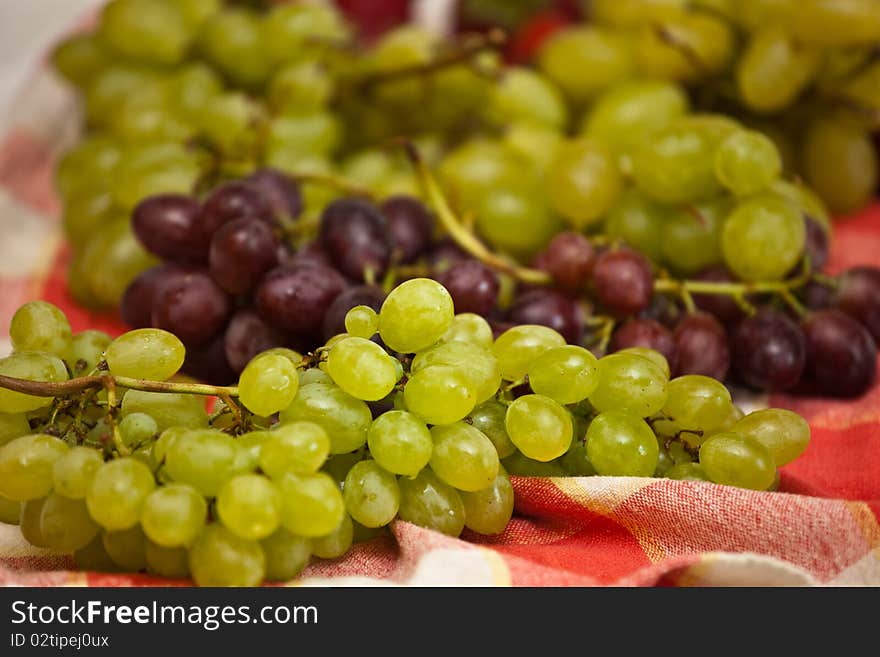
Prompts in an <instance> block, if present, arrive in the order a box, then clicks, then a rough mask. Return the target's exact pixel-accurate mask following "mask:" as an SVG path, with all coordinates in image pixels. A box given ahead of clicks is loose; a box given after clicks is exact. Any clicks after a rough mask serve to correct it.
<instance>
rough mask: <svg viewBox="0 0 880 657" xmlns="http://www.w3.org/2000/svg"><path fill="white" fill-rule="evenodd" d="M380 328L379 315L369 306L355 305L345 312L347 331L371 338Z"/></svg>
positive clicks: (355, 335)
mask: <svg viewBox="0 0 880 657" xmlns="http://www.w3.org/2000/svg"><path fill="white" fill-rule="evenodd" d="M378 329H379V315H377V314H376V311H375V310H373V309H372V308H370V307H369V306H355V307H354V308H352V309H351V310H349V311H348V312H347V313H346V314H345V332H346V333H348V334H349V335H352V336H354V337H356V338H366V339H369V338H371V337H373V336H374V335H375V334H376V331H377V330H378Z"/></svg>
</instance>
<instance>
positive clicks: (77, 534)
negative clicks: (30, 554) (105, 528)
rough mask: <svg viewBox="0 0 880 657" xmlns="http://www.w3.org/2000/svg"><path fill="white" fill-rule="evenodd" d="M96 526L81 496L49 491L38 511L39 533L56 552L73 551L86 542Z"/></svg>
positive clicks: (87, 542) (94, 531)
mask: <svg viewBox="0 0 880 657" xmlns="http://www.w3.org/2000/svg"><path fill="white" fill-rule="evenodd" d="M99 531H100V527H98V524H97V523H96V522H95V521H94V520H92V517H91V516H90V515H89V510H88V509H87V508H86V504H85V502H84V501H82V500H72V499H70V498H67V497H63V496H61V495H58V494H57V493H52V494H51V495H49V497H47V498H46V501H45V502H44V504H43V509H42V511H41V512H40V534H42V536H43V540H45V542H46V544H47V545H48V546H49V547H51V548H52V549H54V550H57V551H58V552H64V553H67V552H73V551H74V550H79V549H80V548H84V547H85V546H86V545H88V544H89V543H90V542H91V541H92V539H93V538H95V536H97V535H98V532H99Z"/></svg>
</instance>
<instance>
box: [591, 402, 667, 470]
mask: <svg viewBox="0 0 880 657" xmlns="http://www.w3.org/2000/svg"><path fill="white" fill-rule="evenodd" d="M659 453H660V448H659V447H658V445H657V438H656V437H655V436H654V432H653V431H651V427H649V426H648V423H647V422H645V421H644V420H643V419H641V418H640V417H637V416H635V415H631V414H629V413H626V412H620V411H605V412H603V413H600V414H599V415H597V416H596V417H595V418H594V419H593V421H592V422H590V426H589V428H588V429H587V456H588V457H589V459H590V463H592V465H593V467H594V468H596V472H598V473H599V474H600V475H610V476H619V477H650V476H651V475H653V474H654V471H655V470H656V469H657V461H658V459H659Z"/></svg>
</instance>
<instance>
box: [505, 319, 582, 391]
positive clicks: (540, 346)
mask: <svg viewBox="0 0 880 657" xmlns="http://www.w3.org/2000/svg"><path fill="white" fill-rule="evenodd" d="M564 345H565V338H563V337H562V336H561V335H559V333H557V332H556V331H554V330H553V329H551V328H548V327H546V326H538V325H537V324H523V325H521V326H514V327H513V328H510V329H507V330H506V331H505V332H504V333H502V334H501V335H499V336H498V338H497V339H496V340H495V344H494V345H493V347H492V351H493V352H494V354H495V357H496V358H497V359H498V364H499V365H500V366H501V376H502V377H503V378H505V379H506V380H508V381H518V380H520V379H522V378H523V377H524V376H525V375H526V374H528V371H529V367H530V366H531V364H532V362H533V361H534V360H535V359H536V358H537V357H538V356H540V355H541V354H542V353H544V352H545V351H548V350H549V349H552V348H553V347H562V346H564Z"/></svg>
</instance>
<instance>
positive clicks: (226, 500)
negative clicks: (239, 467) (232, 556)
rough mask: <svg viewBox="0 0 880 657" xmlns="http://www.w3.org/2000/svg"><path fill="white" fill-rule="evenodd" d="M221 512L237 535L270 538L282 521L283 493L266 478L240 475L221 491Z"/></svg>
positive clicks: (227, 526) (251, 537) (225, 522)
mask: <svg viewBox="0 0 880 657" xmlns="http://www.w3.org/2000/svg"><path fill="white" fill-rule="evenodd" d="M217 514H218V515H219V517H220V520H221V521H222V522H223V524H224V525H225V526H226V528H227V529H228V530H229V531H231V532H232V533H233V534H235V535H236V536H240V537H242V538H249V539H253V540H259V539H261V538H266V537H267V536H269V535H270V534H272V533H274V532H275V530H276V529H278V527H279V525H280V524H281V495H280V494H279V492H278V489H276V488H275V486H274V485H273V484H272V482H271V481H269V479H268V478H266V477H263V476H261V475H256V474H243V475H238V476H237V477H233V478H232V479H230V480H228V481H227V482H226V483H225V484H223V487H222V488H221V489H220V492H219V493H218V494H217Z"/></svg>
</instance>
